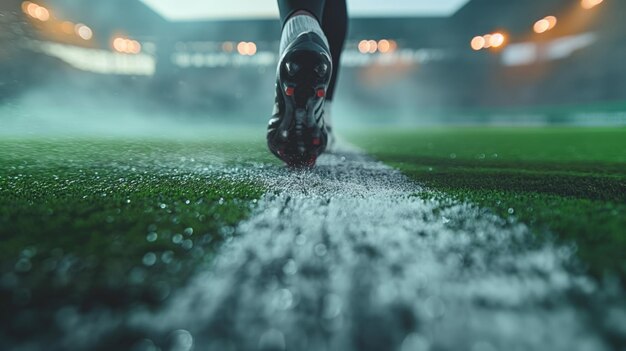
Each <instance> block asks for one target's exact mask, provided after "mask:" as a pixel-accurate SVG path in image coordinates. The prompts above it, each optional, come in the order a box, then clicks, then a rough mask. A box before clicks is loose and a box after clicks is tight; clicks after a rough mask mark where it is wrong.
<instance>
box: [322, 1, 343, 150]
mask: <svg viewBox="0 0 626 351" xmlns="http://www.w3.org/2000/svg"><path fill="white" fill-rule="evenodd" d="M322 30H323V31H324V34H326V38H328V44H329V47H330V54H331V57H332V60H333V75H332V77H331V80H330V84H329V85H328V92H327V94H326V105H325V107H324V123H325V125H326V131H327V133H328V145H327V148H326V149H327V150H328V151H333V150H335V146H336V137H335V134H334V132H333V111H332V100H333V97H334V96H335V89H336V86H337V79H338V77H339V63H340V62H341V52H342V51H343V45H344V43H345V41H346V35H347V32H348V10H347V7H346V0H329V1H327V2H326V7H325V8H324V14H323V16H322Z"/></svg>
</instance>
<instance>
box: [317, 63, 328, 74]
mask: <svg viewBox="0 0 626 351" xmlns="http://www.w3.org/2000/svg"><path fill="white" fill-rule="evenodd" d="M326 72H328V65H327V64H325V63H322V64H321V65H319V66H317V67H315V73H317V75H318V76H320V77H323V76H325V75H326Z"/></svg>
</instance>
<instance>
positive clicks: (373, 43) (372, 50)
mask: <svg viewBox="0 0 626 351" xmlns="http://www.w3.org/2000/svg"><path fill="white" fill-rule="evenodd" d="M368 44H369V46H370V50H369V53H370V54H373V53H375V52H376V51H378V43H377V42H376V40H370V41H368Z"/></svg>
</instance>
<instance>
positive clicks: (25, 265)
mask: <svg viewBox="0 0 626 351" xmlns="http://www.w3.org/2000/svg"><path fill="white" fill-rule="evenodd" d="M32 267H33V265H32V264H31V263H30V260H29V259H28V258H20V259H19V260H18V261H17V263H15V270H16V271H18V272H28V271H30V269H31V268H32Z"/></svg>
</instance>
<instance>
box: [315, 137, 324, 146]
mask: <svg viewBox="0 0 626 351" xmlns="http://www.w3.org/2000/svg"><path fill="white" fill-rule="evenodd" d="M321 143H322V141H321V140H320V138H313V145H315V146H318V145H319V144H321Z"/></svg>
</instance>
